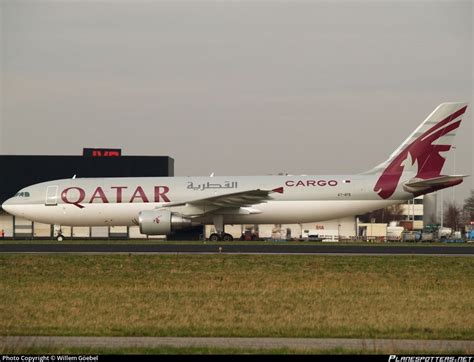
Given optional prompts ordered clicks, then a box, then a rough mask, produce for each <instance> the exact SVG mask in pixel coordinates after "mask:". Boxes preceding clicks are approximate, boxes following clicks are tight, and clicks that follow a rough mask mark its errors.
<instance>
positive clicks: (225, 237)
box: [222, 234, 234, 241]
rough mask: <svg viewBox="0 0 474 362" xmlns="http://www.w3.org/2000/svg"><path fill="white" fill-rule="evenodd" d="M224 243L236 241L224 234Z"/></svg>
mask: <svg viewBox="0 0 474 362" xmlns="http://www.w3.org/2000/svg"><path fill="white" fill-rule="evenodd" d="M222 240H224V241H234V237H233V236H232V235H230V234H224V237H223V238H222Z"/></svg>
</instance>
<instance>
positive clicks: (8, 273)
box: [0, 254, 474, 340]
mask: <svg viewBox="0 0 474 362" xmlns="http://www.w3.org/2000/svg"><path fill="white" fill-rule="evenodd" d="M473 300H474V258H455V257H443V258H439V257H425V256H384V257H377V256H370V257H365V256H303V255H282V256H280V255H136V256H134V255H88V256H86V255H15V254H8V255H0V321H1V324H0V334H1V335H70V336H73V335H90V336H94V335H97V336H101V335H108V336H114V335H115V336H229V337H230V336H239V337H254V336H264V337H345V338H414V339H418V338H419V339H467V340H472V339H474V303H473V302H472V301H473Z"/></svg>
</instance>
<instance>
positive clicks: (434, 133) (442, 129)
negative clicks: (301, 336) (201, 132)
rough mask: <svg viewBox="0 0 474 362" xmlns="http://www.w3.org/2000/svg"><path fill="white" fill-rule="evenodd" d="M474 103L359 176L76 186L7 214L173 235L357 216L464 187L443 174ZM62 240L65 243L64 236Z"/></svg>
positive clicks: (56, 187) (15, 201)
mask: <svg viewBox="0 0 474 362" xmlns="http://www.w3.org/2000/svg"><path fill="white" fill-rule="evenodd" d="M466 108H467V104H466V103H443V104H441V105H439V106H438V107H437V108H436V109H435V110H434V111H433V112H432V113H431V114H430V115H429V116H428V117H427V118H426V119H425V120H424V121H423V122H422V123H421V124H420V126H419V127H418V128H416V129H415V131H414V132H413V133H412V134H411V135H410V136H409V137H408V138H407V139H406V140H405V141H404V142H403V143H402V144H401V145H400V146H399V147H398V148H397V149H396V150H395V151H394V152H393V153H392V154H391V155H390V157H389V158H388V159H387V160H386V161H385V162H383V163H381V164H379V165H378V166H375V167H374V168H372V169H370V170H369V171H366V172H363V173H360V174H355V175H315V176H310V175H301V176H296V175H285V176H225V177H212V175H211V177H142V178H140V177H138V178H135V177H134V178H72V179H64V180H56V181H49V182H43V183H39V184H35V185H32V186H28V187H26V188H24V189H22V190H20V191H19V192H18V193H17V194H16V195H15V196H13V197H12V198H10V199H9V200H7V201H6V202H5V203H4V204H3V205H2V208H3V209H4V210H6V211H7V212H8V213H10V214H13V215H16V216H19V217H23V218H26V219H29V220H32V221H36V222H41V223H47V224H55V225H63V226H119V225H120V226H127V225H128V226H131V225H138V226H139V227H140V232H141V233H142V234H147V235H169V234H171V233H173V232H174V231H175V230H179V229H183V228H187V227H190V226H192V225H199V224H214V226H215V229H216V232H215V233H213V234H212V235H211V236H210V239H211V240H232V236H231V235H230V234H226V233H225V232H224V225H225V224H288V223H306V222H317V221H324V220H330V219H335V218H340V217H344V216H350V215H357V214H362V213H366V212H369V211H372V210H376V209H380V208H384V207H386V206H389V205H392V204H396V203H402V202H405V201H406V200H409V199H412V198H413V197H416V196H419V195H423V194H427V193H430V192H433V191H437V190H441V189H444V188H447V187H452V186H455V185H458V184H460V183H461V182H462V181H463V178H464V177H466V176H463V175H446V174H444V173H442V171H443V166H444V165H445V160H446V158H447V156H448V155H449V153H450V150H451V146H452V144H453V139H454V136H455V134H456V131H457V129H458V127H459V125H460V124H461V120H462V117H463V115H464V113H465V111H466ZM59 238H62V236H61V235H59Z"/></svg>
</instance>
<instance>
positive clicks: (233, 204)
mask: <svg viewBox="0 0 474 362" xmlns="http://www.w3.org/2000/svg"><path fill="white" fill-rule="evenodd" d="M275 192H276V193H283V187H279V188H276V189H273V190H261V189H255V190H248V191H240V192H234V193H229V194H223V195H218V196H212V197H207V198H203V199H197V200H190V201H187V202H180V203H167V204H165V205H163V206H161V207H160V209H163V208H165V209H174V210H175V211H176V212H179V213H182V214H184V215H196V216H197V215H202V214H205V213H208V212H211V211H216V210H218V209H223V208H226V209H236V208H237V209H239V208H241V207H248V206H252V205H255V204H260V203H262V202H266V201H267V200H269V199H270V194H272V193H275Z"/></svg>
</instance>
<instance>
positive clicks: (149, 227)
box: [138, 210, 192, 235]
mask: <svg viewBox="0 0 474 362" xmlns="http://www.w3.org/2000/svg"><path fill="white" fill-rule="evenodd" d="M138 224H139V225H140V233H142V234H146V235H169V234H171V233H172V232H173V231H175V230H179V229H184V228H188V227H190V226H192V225H191V219H188V218H185V217H182V216H181V215H179V214H175V213H172V212H171V211H168V210H149V211H141V212H140V213H139V214H138Z"/></svg>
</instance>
